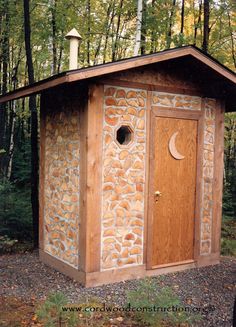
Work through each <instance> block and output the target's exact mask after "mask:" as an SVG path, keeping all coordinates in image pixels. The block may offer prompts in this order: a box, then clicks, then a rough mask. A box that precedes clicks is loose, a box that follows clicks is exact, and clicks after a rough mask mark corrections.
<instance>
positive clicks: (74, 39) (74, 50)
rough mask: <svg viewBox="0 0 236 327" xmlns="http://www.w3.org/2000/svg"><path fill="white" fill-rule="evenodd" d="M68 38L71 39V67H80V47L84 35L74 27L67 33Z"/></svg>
mask: <svg viewBox="0 0 236 327" xmlns="http://www.w3.org/2000/svg"><path fill="white" fill-rule="evenodd" d="M65 37H66V39H67V40H70V59H69V69H70V70H72V69H77V68H78V47H79V42H80V40H82V37H81V36H80V35H79V33H78V32H77V31H76V29H75V28H73V29H72V30H71V31H70V32H69V33H67V34H66V36H65Z"/></svg>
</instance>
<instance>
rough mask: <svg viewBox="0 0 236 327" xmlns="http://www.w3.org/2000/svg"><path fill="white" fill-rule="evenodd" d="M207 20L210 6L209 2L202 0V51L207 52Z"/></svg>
mask: <svg viewBox="0 0 236 327" xmlns="http://www.w3.org/2000/svg"><path fill="white" fill-rule="evenodd" d="M209 19H210V5H209V0H204V29H203V42H202V50H203V51H205V52H208V45H209V32H210V28H209Z"/></svg>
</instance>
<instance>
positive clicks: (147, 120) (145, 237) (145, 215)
mask: <svg viewBox="0 0 236 327" xmlns="http://www.w3.org/2000/svg"><path fill="white" fill-rule="evenodd" d="M151 101H152V92H151V91H147V103H146V158H145V199H144V201H145V202H144V235H143V263H146V261H147V249H148V247H147V226H148V209H149V201H148V199H149V197H148V194H149V162H150V114H151Z"/></svg>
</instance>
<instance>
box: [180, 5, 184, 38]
mask: <svg viewBox="0 0 236 327" xmlns="http://www.w3.org/2000/svg"><path fill="white" fill-rule="evenodd" d="M184 10H185V0H182V6H181V27H180V33H181V34H182V35H183V34H184Z"/></svg>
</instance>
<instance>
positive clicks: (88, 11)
mask: <svg viewBox="0 0 236 327" xmlns="http://www.w3.org/2000/svg"><path fill="white" fill-rule="evenodd" d="M87 24H88V28H87V64H88V66H89V65H90V32H91V4H90V0H87Z"/></svg>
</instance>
